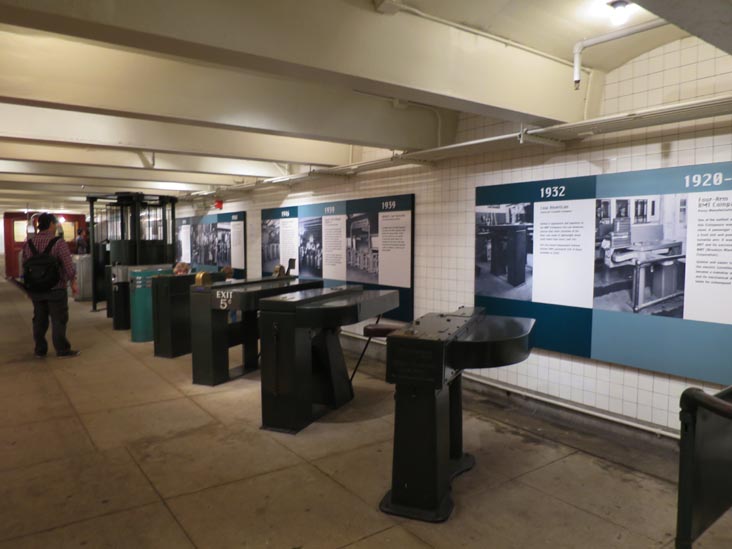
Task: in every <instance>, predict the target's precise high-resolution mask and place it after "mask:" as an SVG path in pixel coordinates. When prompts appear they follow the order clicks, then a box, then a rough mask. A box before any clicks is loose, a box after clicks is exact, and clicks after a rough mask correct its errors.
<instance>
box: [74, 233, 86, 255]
mask: <svg viewBox="0 0 732 549" xmlns="http://www.w3.org/2000/svg"><path fill="white" fill-rule="evenodd" d="M76 234H77V235H78V236H77V237H76V254H77V255H84V254H88V253H89V233H88V232H87V230H86V229H79V230H78V231H76Z"/></svg>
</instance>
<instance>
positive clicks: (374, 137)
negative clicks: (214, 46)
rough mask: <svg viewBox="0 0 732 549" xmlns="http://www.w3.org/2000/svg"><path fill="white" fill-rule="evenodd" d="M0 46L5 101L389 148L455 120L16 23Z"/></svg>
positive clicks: (419, 139)
mask: <svg viewBox="0 0 732 549" xmlns="http://www.w3.org/2000/svg"><path fill="white" fill-rule="evenodd" d="M0 51H2V52H3V55H2V56H0V97H2V98H3V99H4V100H5V101H20V102H24V103H26V104H36V105H41V106H53V107H59V108H70V109H82V110H85V111H86V112H95V113H101V114H114V115H118V116H131V117H135V118H144V119H149V120H162V121H172V122H182V123H186V124H193V125H202V126H207V127H219V128H228V129H237V130H245V131H255V132H263V133H269V134H274V135H284V136H290V137H301V138H307V139H317V140H321V141H333V142H341V143H349V144H350V143H353V144H359V145H367V146H374V147H382V148H389V149H422V148H426V147H434V146H437V144H438V143H439V142H440V141H445V139H446V136H438V135H437V132H438V130H440V129H443V131H445V133H446V130H447V129H448V128H451V129H453V130H454V126H455V125H456V120H457V118H456V116H457V115H456V114H454V113H452V114H451V116H452V117H453V118H454V119H455V123H454V124H447V123H440V121H438V119H437V116H438V115H437V114H436V113H435V112H432V111H430V110H427V109H424V108H418V107H411V108H401V107H399V106H395V105H394V104H393V103H392V102H391V101H388V100H384V99H383V98H379V97H373V96H369V95H364V94H359V93H355V92H353V91H351V90H349V89H344V88H337V87H333V86H324V85H322V84H319V83H312V82H303V81H296V80H290V79H283V78H280V77H272V76H268V75H263V74H255V73H251V72H242V71H240V70H232V69H227V68H222V67H214V66H210V65H203V64H200V63H190V62H185V61H181V60H176V59H171V58H169V57H161V56H160V55H149V54H144V53H140V52H135V51H131V50H121V49H118V48H112V47H109V46H105V45H99V44H93V43H90V42H87V41H83V42H82V41H79V40H76V39H71V38H68V37H62V36H58V35H54V34H50V33H42V32H33V33H28V32H27V31H26V30H25V29H21V28H19V27H12V26H5V27H2V28H0ZM44 82H52V83H53V85H43V84H42V83H44ZM131 83H134V85H132V86H131V85H130V84H131ZM439 116H442V117H443V118H446V117H448V116H450V114H449V113H441V114H439ZM443 122H444V121H443ZM452 137H454V131H452V135H450V138H452Z"/></svg>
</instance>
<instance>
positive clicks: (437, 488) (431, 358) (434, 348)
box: [380, 308, 534, 522]
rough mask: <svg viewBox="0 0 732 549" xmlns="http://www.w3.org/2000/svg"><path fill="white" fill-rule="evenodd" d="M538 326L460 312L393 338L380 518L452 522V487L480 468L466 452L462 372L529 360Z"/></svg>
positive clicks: (425, 320) (422, 321)
mask: <svg viewBox="0 0 732 549" xmlns="http://www.w3.org/2000/svg"><path fill="white" fill-rule="evenodd" d="M533 326H534V320H533V319H529V318H512V317H503V316H487V315H484V314H483V310H482V309H479V308H475V309H473V308H462V309H458V310H457V311H455V312H453V313H449V314H436V313H433V314H428V315H425V316H423V317H421V318H419V319H418V320H415V321H414V322H413V323H412V324H410V325H409V326H407V327H406V328H404V329H402V330H398V331H395V332H393V333H392V334H390V335H389V336H387V339H386V341H387V347H386V360H387V363H386V380H387V381H388V382H389V383H395V384H396V395H395V402H396V414H395V423H394V458H393V464H392V480H391V490H389V492H387V494H386V495H385V496H384V498H383V499H382V500H381V505H380V508H381V510H382V511H384V512H386V513H389V514H392V515H399V516H403V517H408V518H411V519H417V520H424V521H429V522H441V521H444V520H447V518H448V517H449V516H450V513H451V512H452V509H453V501H452V498H451V497H450V484H451V482H452V479H453V478H455V477H456V476H458V475H460V474H461V473H464V472H465V471H468V470H470V469H472V468H473V466H474V465H475V458H474V457H473V456H471V455H470V454H467V453H465V452H464V451H463V417H462V384H461V381H462V371H463V370H464V369H468V368H494V367H497V366H507V365H509V364H516V363H518V362H521V361H523V360H525V359H526V358H527V357H528V356H529V352H530V345H529V334H530V333H531V330H532V329H533Z"/></svg>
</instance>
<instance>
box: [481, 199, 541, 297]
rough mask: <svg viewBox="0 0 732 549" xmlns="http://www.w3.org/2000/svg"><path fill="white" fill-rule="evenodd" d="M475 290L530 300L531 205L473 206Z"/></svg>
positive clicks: (532, 249) (531, 270) (532, 213)
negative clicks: (474, 207)
mask: <svg viewBox="0 0 732 549" xmlns="http://www.w3.org/2000/svg"><path fill="white" fill-rule="evenodd" d="M475 231H476V232H475V293H476V294H478V295H484V296H491V297H501V298H506V299H518V300H521V301H531V282H532V277H533V263H534V261H533V258H534V205H533V204H532V203H530V202H526V203H522V204H499V205H495V206H493V205H492V206H478V207H477V208H476V209H475Z"/></svg>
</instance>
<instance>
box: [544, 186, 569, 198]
mask: <svg viewBox="0 0 732 549" xmlns="http://www.w3.org/2000/svg"><path fill="white" fill-rule="evenodd" d="M566 195H567V187H565V186H564V185H558V186H555V187H542V188H541V197H542V198H561V197H563V196H566Z"/></svg>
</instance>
